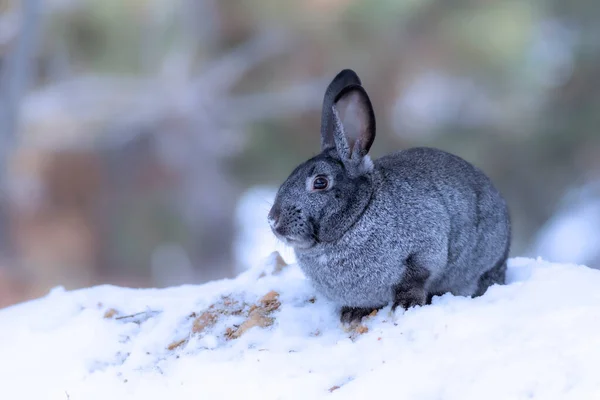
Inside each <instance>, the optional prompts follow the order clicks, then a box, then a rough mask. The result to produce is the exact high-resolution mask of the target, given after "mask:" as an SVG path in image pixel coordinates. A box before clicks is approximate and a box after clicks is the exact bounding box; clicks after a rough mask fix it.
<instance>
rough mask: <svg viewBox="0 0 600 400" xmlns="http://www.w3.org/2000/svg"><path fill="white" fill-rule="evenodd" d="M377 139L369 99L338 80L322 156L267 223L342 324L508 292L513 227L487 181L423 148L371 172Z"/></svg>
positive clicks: (328, 98) (351, 78) (354, 80)
mask: <svg viewBox="0 0 600 400" xmlns="http://www.w3.org/2000/svg"><path fill="white" fill-rule="evenodd" d="M374 139H375V114H374V112H373V107H372V105H371V101H370V99H369V96H368V95H367V92H366V91H365V89H364V88H363V86H362V83H361V81H360V79H359V77H358V76H357V74H356V73H355V72H354V71H352V70H350V69H345V70H343V71H341V72H340V73H339V74H338V75H337V76H336V77H335V78H334V79H333V81H332V82H331V83H330V85H329V86H328V88H327V90H326V92H325V96H324V100H323V109H322V115H321V153H320V154H318V155H317V156H315V157H313V158H311V159H309V160H308V161H306V162H304V163H302V164H301V165H299V166H298V167H297V168H296V169H294V171H293V172H292V173H291V175H290V176H289V177H288V178H287V179H286V180H285V181H284V182H283V184H282V185H281V186H280V188H279V189H278V191H277V194H276V196H275V200H274V203H273V206H272V207H271V209H270V211H269V213H268V222H269V224H270V227H271V230H272V231H273V233H274V234H275V236H276V237H277V238H278V239H280V240H281V241H283V242H284V243H285V244H286V245H289V246H291V247H292V248H293V250H294V253H295V255H296V259H297V262H298V265H299V266H300V268H301V270H302V271H303V272H304V274H305V275H306V276H307V277H308V279H309V280H310V281H311V282H312V284H313V285H314V287H315V289H316V290H317V292H318V293H320V294H322V295H323V296H324V297H326V298H327V299H329V300H330V301H332V302H333V303H334V304H336V305H337V306H338V308H339V311H340V319H341V322H342V323H353V322H356V321H360V320H361V319H362V317H364V316H366V315H368V314H369V313H371V312H372V311H373V310H377V309H381V308H383V307H385V306H387V305H389V304H390V303H391V304H392V307H391V311H392V312H395V310H396V308H397V307H398V306H400V307H402V308H403V309H409V308H411V307H414V306H422V305H425V304H430V303H431V300H432V298H433V297H434V296H439V295H442V294H444V293H452V294H453V295H457V296H470V297H477V296H481V295H483V294H484V292H485V291H486V290H487V288H488V287H489V286H491V285H493V284H504V283H505V276H506V268H507V266H506V260H507V257H508V253H509V249H510V242H511V222H510V217H509V212H508V208H507V204H506V202H505V200H504V199H503V197H502V195H501V194H500V193H499V192H498V190H496V188H495V187H494V186H493V184H492V182H491V181H490V179H489V178H488V177H487V176H486V175H485V174H484V173H483V172H482V171H480V170H479V169H477V168H476V167H474V166H473V165H471V164H470V163H468V162H467V161H465V160H463V159H462V158H460V157H458V156H456V155H453V154H450V153H447V152H444V151H442V150H438V149H434V148H428V147H420V148H411V149H407V150H402V151H399V152H395V153H392V154H389V155H386V156H384V157H381V158H379V159H376V160H375V161H373V160H371V158H370V157H369V155H368V152H369V149H370V147H371V145H372V144H373V140H374Z"/></svg>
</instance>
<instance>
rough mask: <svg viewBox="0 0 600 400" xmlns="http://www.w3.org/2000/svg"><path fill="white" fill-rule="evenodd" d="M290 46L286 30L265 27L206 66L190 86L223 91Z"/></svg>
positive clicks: (210, 91)
mask: <svg viewBox="0 0 600 400" xmlns="http://www.w3.org/2000/svg"><path fill="white" fill-rule="evenodd" d="M289 48H290V38H289V36H288V35H286V34H285V32H282V31H278V30H266V31H264V32H262V33H260V34H258V35H257V36H256V37H254V38H253V39H250V40H249V41H247V42H246V43H244V44H242V45H240V46H239V47H237V48H235V49H233V50H232V51H230V52H229V53H228V54H226V55H225V56H223V57H221V58H220V59H217V60H216V61H214V62H212V63H211V64H209V65H208V66H207V68H205V71H204V73H203V74H202V75H201V76H199V77H198V78H197V79H196V80H195V82H194V84H193V85H192V87H191V89H192V90H193V91H196V92H197V93H212V94H214V93H223V92H226V91H228V90H230V89H231V88H232V86H233V85H235V84H236V83H237V82H239V80H240V79H241V78H242V76H243V75H244V74H246V73H247V72H248V71H249V70H250V69H252V68H254V67H255V66H256V65H258V64H260V63H261V62H263V61H265V60H266V59H268V58H270V57H273V56H275V55H277V54H280V53H282V52H284V51H285V50H286V49H289Z"/></svg>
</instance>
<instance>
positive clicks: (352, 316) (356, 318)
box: [340, 307, 374, 324]
mask: <svg viewBox="0 0 600 400" xmlns="http://www.w3.org/2000/svg"><path fill="white" fill-rule="evenodd" d="M373 310H374V308H361V307H342V311H341V313H340V321H341V322H342V323H343V324H352V323H353V322H360V321H361V320H362V318H363V317H366V316H367V315H369V314H371V313H372V312H373Z"/></svg>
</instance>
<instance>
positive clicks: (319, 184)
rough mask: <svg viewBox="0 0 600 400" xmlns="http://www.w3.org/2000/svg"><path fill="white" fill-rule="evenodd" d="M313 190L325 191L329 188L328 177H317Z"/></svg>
mask: <svg viewBox="0 0 600 400" xmlns="http://www.w3.org/2000/svg"><path fill="white" fill-rule="evenodd" d="M312 186H313V190H325V189H327V186H329V181H328V180H327V177H325V176H323V175H317V176H316V177H315V179H314V180H313V185H312Z"/></svg>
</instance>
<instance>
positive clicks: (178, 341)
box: [167, 338, 188, 351]
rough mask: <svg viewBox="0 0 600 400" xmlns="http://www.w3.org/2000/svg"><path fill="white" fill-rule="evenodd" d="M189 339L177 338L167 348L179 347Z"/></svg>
mask: <svg viewBox="0 0 600 400" xmlns="http://www.w3.org/2000/svg"><path fill="white" fill-rule="evenodd" d="M187 341H188V340H187V338H186V339H180V340H176V341H174V342H173V343H171V344H170V345H168V346H167V349H168V350H171V351H173V350H175V349H176V348H178V347H180V346H182V345H184V344H185V343H187Z"/></svg>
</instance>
